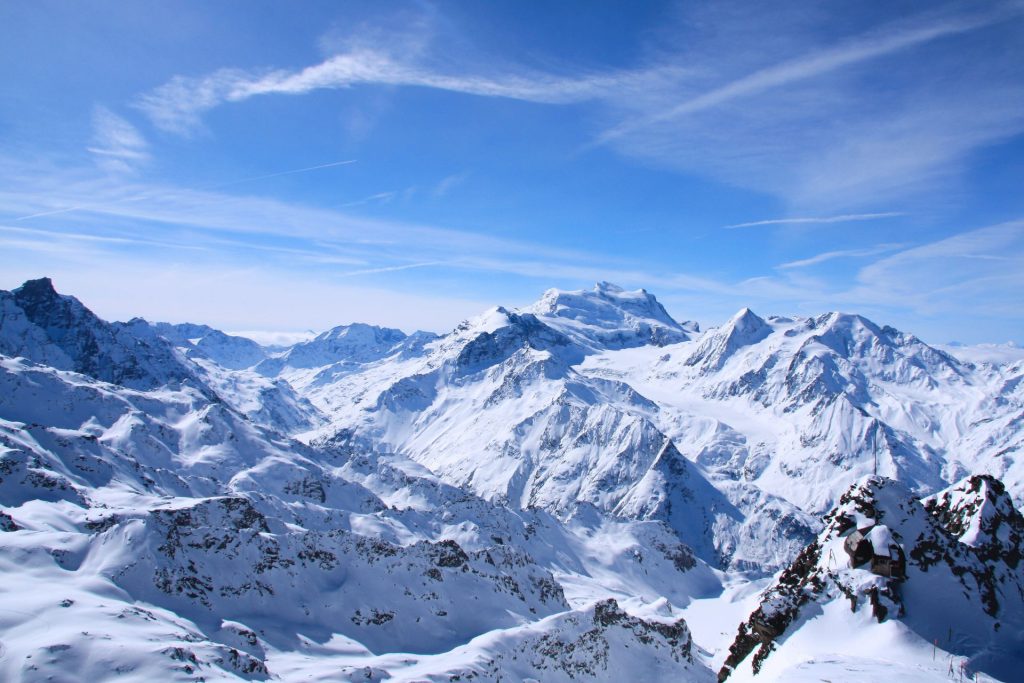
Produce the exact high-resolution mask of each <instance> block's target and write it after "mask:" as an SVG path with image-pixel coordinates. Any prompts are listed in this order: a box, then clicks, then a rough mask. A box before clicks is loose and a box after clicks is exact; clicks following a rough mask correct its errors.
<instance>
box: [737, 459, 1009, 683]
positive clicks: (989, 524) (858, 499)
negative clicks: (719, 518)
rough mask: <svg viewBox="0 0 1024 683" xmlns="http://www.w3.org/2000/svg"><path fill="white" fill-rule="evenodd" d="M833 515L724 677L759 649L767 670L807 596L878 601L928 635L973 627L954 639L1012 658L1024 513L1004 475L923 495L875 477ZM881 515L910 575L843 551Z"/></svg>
mask: <svg viewBox="0 0 1024 683" xmlns="http://www.w3.org/2000/svg"><path fill="white" fill-rule="evenodd" d="M858 519H859V520H860V521H859V522H858V521H857V520H858ZM865 520H866V521H865ZM824 521H825V524H826V528H825V530H824V531H823V532H822V533H821V534H820V535H819V537H818V538H817V539H816V540H815V541H814V542H812V543H811V544H809V545H808V546H807V547H806V548H805V549H804V550H803V551H802V552H801V553H800V555H799V556H798V557H797V559H796V560H795V561H794V562H793V563H792V564H791V565H790V566H789V567H788V568H787V569H786V570H785V571H783V573H782V575H781V576H780V577H779V579H778V580H777V582H776V583H775V584H774V585H773V586H772V587H771V588H769V589H768V590H767V591H766V592H765V593H764V595H763V597H762V600H761V604H760V605H759V606H758V608H757V609H756V610H755V611H754V612H753V613H752V614H751V615H750V617H749V618H748V619H747V620H746V621H745V622H744V623H742V624H740V627H739V630H738V633H737V635H736V638H735V640H734V641H733V644H732V646H731V647H730V648H729V657H728V659H727V660H726V662H725V665H724V666H723V667H722V669H721V670H720V671H719V674H718V678H719V681H724V680H726V679H727V678H728V677H729V676H730V674H731V673H732V672H733V671H734V670H735V669H736V667H737V666H739V665H740V664H741V663H742V662H743V661H744V660H746V659H747V657H749V656H750V655H751V653H754V654H753V659H752V660H751V669H752V671H753V672H754V673H755V674H756V673H758V672H759V671H760V670H761V667H762V665H763V664H764V661H765V659H766V658H767V657H768V656H769V655H770V654H771V653H772V652H773V651H774V650H775V649H776V648H777V647H778V644H779V641H780V638H782V637H783V636H784V635H786V634H787V633H788V632H789V631H790V630H791V629H792V627H793V624H794V623H795V622H797V620H798V618H799V617H800V615H801V611H802V609H803V607H804V606H805V605H807V604H808V603H810V602H812V601H813V602H818V603H821V604H824V603H827V602H830V601H832V600H835V599H847V600H849V602H850V607H851V609H852V610H854V611H856V610H857V609H858V608H859V607H860V606H861V605H866V606H868V607H869V608H870V609H871V613H872V615H873V616H874V617H875V619H876V620H877V621H879V622H881V621H884V620H886V619H901V620H903V621H904V623H905V624H906V625H907V626H908V627H909V628H911V629H912V630H913V631H915V632H917V633H918V634H919V635H921V636H922V637H923V638H924V639H925V640H926V641H927V642H931V641H933V640H938V638H939V637H941V638H942V639H943V642H947V641H948V638H947V636H946V632H947V631H949V632H950V633H952V631H953V630H954V629H956V630H958V631H959V630H961V629H965V628H970V629H972V631H971V634H970V637H969V638H967V639H965V640H968V641H969V644H967V645H957V644H953V643H950V644H949V645H948V647H950V648H956V647H960V648H961V649H964V652H962V653H960V654H964V655H967V656H970V657H975V658H977V659H978V660H979V661H981V662H983V663H984V666H986V667H989V668H990V669H991V670H992V671H993V672H995V671H999V670H1000V668H1001V667H1003V666H1004V665H1005V663H1004V662H1003V661H1002V660H1000V658H999V656H998V655H997V654H993V653H998V652H1000V651H1006V648H1007V647H1008V645H1007V643H1006V642H1004V641H1005V636H1004V635H1003V634H1002V633H1001V629H1002V627H1003V625H1004V624H1005V623H1006V622H1010V623H1014V624H1020V623H1021V621H1022V620H1024V576H1022V572H1021V571H1020V570H1019V563H1020V538H1021V531H1022V530H1024V520H1022V517H1021V515H1020V513H1019V512H1018V511H1017V510H1016V509H1015V508H1014V506H1013V503H1012V501H1011V500H1010V499H1009V497H1008V496H1007V495H1006V492H1005V489H1004V487H1003V485H1002V484H1001V483H1000V482H999V481H998V480H996V479H994V478H993V477H990V476H984V475H982V476H973V477H970V478H968V479H966V480H964V481H963V482H960V483H959V484H957V485H955V486H953V487H951V488H950V489H948V490H946V491H944V492H941V493H939V494H936V495H935V496H933V497H931V498H928V499H925V500H923V501H922V500H918V499H916V498H915V497H914V496H913V495H911V494H910V492H909V491H908V490H907V489H906V488H904V487H903V486H902V485H901V484H899V483H898V482H895V481H893V480H889V479H884V478H881V477H870V478H867V479H866V480H865V481H864V482H862V483H861V484H858V485H855V486H853V487H851V488H850V489H849V490H848V491H847V492H846V493H845V494H843V496H842V497H841V498H840V500H839V504H838V505H837V507H836V508H835V509H834V510H832V511H831V512H830V513H829V514H827V515H826V516H825V518H824ZM876 525H878V526H879V528H881V527H882V525H885V528H886V529H887V530H888V532H889V533H891V539H892V541H893V542H894V543H896V544H899V545H901V546H902V547H903V548H905V549H906V551H907V552H906V561H905V562H906V575H905V577H903V576H897V575H894V574H893V573H892V572H889V573H885V572H882V575H881V576H879V575H878V574H879V572H877V571H873V570H874V563H873V562H872V563H870V564H869V563H868V562H864V563H862V564H856V563H852V566H850V565H848V564H847V563H846V562H845V561H844V562H842V563H840V562H837V561H836V558H837V556H838V557H841V558H842V559H843V560H846V555H845V553H843V552H842V549H843V546H844V543H845V542H846V541H847V540H848V539H849V538H850V535H851V534H860V533H861V532H859V531H857V530H856V529H857V527H858V526H860V527H861V529H862V530H864V531H866V532H867V533H868V534H870V529H871V528H872V527H874V526H876ZM864 540H866V538H865V539H864ZM855 545H856V544H855ZM936 596H942V600H939V601H936ZM1012 637H1013V636H1010V638H1011V640H1012ZM1009 647H1012V646H1009ZM755 650H756V652H755ZM983 670H984V669H983Z"/></svg>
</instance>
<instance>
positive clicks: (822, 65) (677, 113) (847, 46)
mask: <svg viewBox="0 0 1024 683" xmlns="http://www.w3.org/2000/svg"><path fill="white" fill-rule="evenodd" d="M1006 15H1007V12H1006V11H1002V10H1000V11H994V12H986V13H982V14H976V15H964V16H958V17H953V18H948V19H940V20H936V21H932V22H928V23H925V24H923V25H914V24H907V23H906V22H899V23H897V24H895V25H892V26H887V27H884V28H883V29H881V30H877V31H872V32H869V33H867V34H865V35H861V36H857V37H855V38H853V39H850V40H848V41H846V42H844V43H841V44H839V45H837V46H835V47H830V48H826V49H823V50H818V51H816V52H810V53H807V54H804V55H802V56H800V57H798V58H796V59H791V60H787V61H784V62H782V63H780V64H775V65H772V66H769V67H767V68H764V69H760V70H758V71H755V72H754V73H752V74H749V75H747V76H743V77H741V78H738V79H736V80H734V81H732V82H730V83H726V84H725V85H721V86H718V87H716V88H713V89H712V90H710V91H708V92H705V93H702V94H700V95H697V96H695V97H692V98H689V99H687V100H684V101H683V102H680V103H678V104H676V105H674V106H672V107H669V108H668V109H665V110H662V111H657V112H653V113H650V114H647V115H646V116H642V117H639V118H636V119H633V120H630V121H626V122H623V123H620V124H619V125H617V126H615V127H614V128H611V129H609V130H607V131H605V132H604V133H603V134H602V135H601V136H600V137H599V140H600V141H602V142H607V141H609V140H612V139H615V138H618V137H622V136H623V135H626V134H627V133H629V132H630V131H633V130H636V129H638V128H642V127H645V126H650V125H654V124H657V123H661V122H663V121H667V120H670V119H675V118H679V117H682V116H687V115H689V114H694V113H697V112H701V111H704V110H706V109H713V108H715V107H718V106H721V105H723V104H726V103H728V102H731V101H732V100H735V99H739V98H744V97H750V96H751V95H756V94H759V93H763V92H765V91H768V90H772V89H774V88H779V87H781V86H785V85H789V84H792V83H795V82H799V81H803V80H806V79H809V78H813V77H815V76H820V75H822V74H826V73H828V72H830V71H835V70H836V69H841V68H843V67H846V66H850V65H854V64H858V63H860V62H864V61H867V60H871V59H877V58H879V57H883V56H885V55H888V54H891V53H893V52H897V51H900V50H905V49H907V48H910V47H914V46H916V45H920V44H922V43H927V42H929V41H932V40H935V39H937V38H942V37H944V36H949V35H955V34H957V33H965V32H967V31H972V30H974V29H977V28H981V27H983V26H987V25H989V24H992V23H994V22H996V21H999V20H1001V19H1004V18H1005V17H1006Z"/></svg>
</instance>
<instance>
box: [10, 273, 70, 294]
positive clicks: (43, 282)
mask: <svg viewBox="0 0 1024 683" xmlns="http://www.w3.org/2000/svg"><path fill="white" fill-rule="evenodd" d="M14 293H15V294H21V295H23V296H28V297H55V296H59V294H57V290H56V289H54V287H53V280H51V279H50V278H48V277H41V278H37V279H35V280H26V281H25V282H24V283H23V284H22V285H21V287H18V288H17V289H15V290H14Z"/></svg>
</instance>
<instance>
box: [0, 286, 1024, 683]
mask: <svg viewBox="0 0 1024 683" xmlns="http://www.w3.org/2000/svg"><path fill="white" fill-rule="evenodd" d="M958 356H959V357H958ZM1022 377H1024V363H1022V362H1021V361H1020V358H1019V357H1017V356H1014V355H1012V354H1010V355H1007V354H1000V355H997V356H992V354H988V355H985V357H984V358H982V357H980V356H978V355H977V354H974V353H973V352H971V351H970V350H968V351H964V352H958V349H956V348H951V349H949V350H939V349H936V348H933V347H930V346H928V345H926V344H924V343H923V342H921V341H920V340H918V339H916V338H914V337H913V336H911V335H907V334H904V333H901V332H898V331H896V330H893V329H892V328H888V327H883V326H879V325H876V324H875V323H873V322H871V321H869V320H866V319H865V318H863V317H860V316H856V315H848V314H840V313H831V314H826V315H822V316H819V317H816V318H808V319H798V318H782V317H766V318H761V317H759V316H757V315H756V314H755V313H753V312H752V311H750V310H747V309H744V310H742V311H740V312H739V313H738V314H737V315H736V316H734V317H733V318H732V319H730V320H729V321H727V322H726V323H725V324H724V325H722V326H721V327H718V328H712V329H709V330H707V331H706V332H701V331H700V328H699V327H698V326H697V325H696V324H695V323H678V322H676V321H675V320H673V319H672V317H671V316H670V315H669V314H668V313H667V311H666V310H665V309H664V307H663V306H662V305H661V304H660V303H659V302H658V301H657V299H656V298H655V297H654V296H652V295H651V294H649V293H647V292H645V291H643V290H640V291H636V292H628V291H624V290H622V289H621V288H618V287H616V286H614V285H610V284H608V283H600V284H598V285H597V286H595V287H594V288H593V289H592V290H582V291H575V292H563V291H558V290H550V291H548V292H546V293H545V294H544V295H543V297H542V298H541V299H540V300H539V301H538V302H537V303H535V304H533V305H531V306H528V307H525V308H523V309H520V310H513V309H507V308H503V307H500V306H499V307H495V308H493V309H490V310H488V311H486V312H484V313H483V314H481V315H480V316H478V317H476V318H473V319H471V320H467V321H466V322H464V323H462V324H461V325H459V326H458V327H457V328H456V329H454V330H452V331H451V332H449V333H448V334H444V335H441V336H437V335H434V334H431V333H424V332H417V333H414V334H412V335H406V334H404V333H403V332H401V331H398V330H392V329H387V328H379V327H374V326H370V325H363V324H353V325H345V326H341V327H337V328H334V329H332V330H329V331H327V332H324V333H323V334H321V335H319V336H318V337H316V338H314V339H312V340H309V341H306V342H302V343H300V344H296V345H294V346H291V347H288V348H285V349H270V348H266V347H261V346H260V345H258V344H256V343H255V342H253V341H251V340H248V339H245V338H242V337H234V336H231V335H226V334H224V333H222V332H219V331H217V330H214V329H212V328H209V327H207V326H205V325H199V324H174V325H172V324H167V323H150V322H147V321H144V320H142V319H134V320H132V321H129V322H127V323H108V322H105V321H102V320H100V319H99V318H98V317H96V316H95V315H93V314H92V313H91V312H90V311H89V310H88V309H87V308H86V307H85V306H84V305H83V304H81V303H80V302H79V301H78V300H76V299H74V298H73V297H69V296H65V295H61V294H58V293H57V292H56V291H55V290H54V288H53V285H52V283H51V282H50V281H49V280H48V279H45V278H44V279H41V280H34V281H30V282H27V283H26V284H25V285H24V286H22V287H21V288H18V289H16V290H14V291H12V292H0V566H2V567H3V571H4V573H5V576H8V577H10V580H9V581H8V582H7V583H8V585H9V586H22V585H24V586H32V587H33V590H32V591H22V590H13V589H8V590H7V591H0V678H3V679H4V680H8V679H10V680H45V679H47V678H48V677H49V676H56V677H58V678H62V680H83V681H84V680H106V679H107V678H111V679H113V678H114V677H118V679H119V680H139V681H143V680H145V681H148V680H179V679H180V680H192V679H194V678H196V677H201V678H204V679H205V680H239V679H245V680H252V679H268V678H269V679H281V680H298V679H302V680H306V679H309V680H332V681H333V680H385V679H387V680H409V681H413V680H415V681H423V680H437V681H440V680H460V679H464V680H471V679H476V680H524V681H525V680H531V679H533V680H544V681H548V680H553V681H559V680H565V681H568V680H580V679H586V680H608V681H613V680H621V678H622V675H623V672H629V674H630V675H632V676H640V677H643V678H646V679H650V680H666V679H679V680H694V681H704V680H707V681H710V680H713V679H714V678H715V674H714V673H713V671H719V670H720V671H721V672H722V673H720V674H719V675H720V677H721V676H723V675H725V674H728V675H729V676H730V677H731V679H740V678H743V677H750V676H753V675H755V667H754V665H753V662H754V661H755V660H756V662H757V667H756V668H757V670H758V671H759V672H760V673H758V674H757V676H758V678H757V680H761V679H765V678H766V679H773V678H774V679H775V680H799V679H800V676H811V677H812V678H811V680H818V679H819V678H821V677H822V676H824V677H825V678H830V677H831V679H832V680H841V679H842V680H846V679H850V678H857V676H858V675H859V676H860V677H861V678H866V679H872V678H877V677H878V675H877V672H878V671H881V670H883V669H884V668H885V667H886V666H889V667H892V666H896V667H897V668H898V669H899V667H901V666H902V667H903V668H901V669H899V673H900V674H901V675H905V676H906V677H909V679H911V680H937V679H938V678H939V677H941V676H940V674H942V675H944V674H946V673H947V672H946V669H945V667H947V665H952V663H954V662H955V663H956V665H957V666H959V663H960V662H961V661H966V662H967V664H966V666H968V667H969V668H970V670H971V671H980V672H984V673H985V674H987V675H992V676H997V677H1000V678H1002V679H1004V680H1011V679H1012V677H1013V671H1014V669H1013V668H1012V667H1014V666H1016V665H1017V663H1016V660H1015V659H1014V658H1013V656H1012V652H1014V651H1016V650H1014V648H1019V645H1020V644H1021V643H1020V642H1019V641H1020V637H1019V633H1021V632H1022V629H1021V626H1022V625H1024V592H1022V591H1024V588H1022V585H1024V582H1022V580H1021V574H1020V571H1021V567H1020V559H1021V558H1020V547H1019V546H1020V541H1021V537H1022V536H1024V522H1022V520H1021V516H1020V514H1019V513H1018V512H1017V506H1019V504H1020V502H1021V498H1022V494H1024V476H1022V475H1024V472H1022V471H1021V469H1020V468H1021V465H1019V464H1018V462H1017V460H1018V458H1017V454H1018V453H1019V451H1020V449H1021V447H1022V441H1024V436H1022V434H1024V429H1022V428H1021V425H1022V424H1024V423H1022V416H1024V384H1022V381H1021V378H1022ZM875 473H877V474H878V475H881V476H878V477H875V476H874V474H875ZM885 477H888V478H885ZM1000 479H1002V482H1001V481H1000ZM1004 483H1005V485H1004ZM851 487H852V488H851ZM822 513H827V514H826V515H825V517H824V521H822V520H821V519H820V518H819V515H821V514H822ZM851 521H852V525H851ZM861 532H863V534H862V535H863V536H864V537H865V538H867V539H868V540H869V541H871V542H872V543H874V544H876V545H877V546H878V547H888V546H890V545H893V544H895V545H896V546H899V548H900V549H902V551H903V552H904V553H905V556H906V557H905V561H906V570H905V573H906V578H905V579H904V580H895V579H891V578H887V577H886V578H883V577H880V576H878V575H877V574H875V573H872V571H870V570H869V569H865V568H864V566H874V565H873V564H872V563H873V562H874V560H872V561H871V562H870V563H869V565H864V566H862V565H857V566H855V567H853V568H850V567H849V566H847V565H844V564H843V561H844V558H846V556H845V555H840V553H841V552H845V551H844V550H843V548H844V547H845V543H846V541H847V539H849V538H850V537H851V534H854V533H861ZM858 539H860V537H859V536H858V537H857V538H856V539H855V540H858ZM861 545H863V544H861ZM858 547H860V546H858ZM864 547H867V546H864ZM893 552H896V551H893ZM847 564H848V562H847ZM776 570H781V573H779V574H778V575H777V576H775V577H774V578H772V573H773V572H775V571H776ZM762 589H764V592H763V593H762V592H761V591H762ZM935 591H943V592H944V593H950V594H956V596H957V597H955V599H951V600H949V601H947V604H945V605H943V606H941V607H936V608H932V607H929V606H928V601H927V599H926V596H927V595H928V594H929V592H931V593H934V592H935ZM851 596H852V597H851ZM959 596H962V597H959ZM851 603H852V604H853V606H854V609H853V611H852V612H851V611H849V606H850V604H851ZM741 622H742V626H740V628H739V633H738V636H737V637H736V639H735V642H732V641H725V640H723V637H728V636H724V635H723V634H729V633H734V632H736V630H737V625H738V624H740V623H741ZM958 624H959V626H958ZM950 627H953V628H954V629H958V628H959V629H962V630H961V631H958V633H961V634H962V637H961V636H958V637H957V638H954V637H952V635H948V634H947V635H948V637H947V638H946V641H942V638H941V636H942V635H943V633H940V631H943V629H947V630H948V629H949V628H950ZM840 633H845V634H847V635H846V638H847V641H844V642H840V641H838V640H837V639H836V637H834V636H835V634H840ZM950 633H951V632H950ZM826 636H828V637H826ZM887 638H896V639H897V643H898V645H894V646H893V651H892V653H886V652H881V653H879V652H874V651H871V652H872V654H865V651H866V650H868V649H869V648H872V647H875V648H877V647H880V646H879V645H878V644H879V643H881V642H883V641H884V640H885V639H887ZM935 638H939V642H938V643H934V642H933V641H934V640H935ZM814 643H817V645H814ZM932 646H934V647H935V648H936V650H939V649H941V650H942V653H941V656H939V655H935V657H936V659H934V661H932V660H928V658H927V657H925V655H926V654H927V655H928V656H932V653H931V652H926V651H927V650H929V649H930V648H931V647H932ZM730 648H731V649H730ZM1008 652H1010V653H1011V654H1007V653H1008ZM941 657H945V658H946V659H941ZM926 660H927V661H926ZM894 662H896V663H897V664H894ZM900 662H902V663H900ZM723 667H726V668H723ZM858 667H859V668H858ZM915 667H916V668H915ZM894 670H895V669H894ZM856 672H860V673H859V674H857V673H856ZM915 676H916V678H914V677H915Z"/></svg>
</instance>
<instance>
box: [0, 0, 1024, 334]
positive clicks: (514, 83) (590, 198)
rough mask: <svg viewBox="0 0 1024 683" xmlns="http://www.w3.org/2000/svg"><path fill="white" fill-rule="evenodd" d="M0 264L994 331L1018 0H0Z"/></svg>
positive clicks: (183, 281)
mask: <svg viewBox="0 0 1024 683" xmlns="http://www.w3.org/2000/svg"><path fill="white" fill-rule="evenodd" d="M0 69H2V71H0V73H2V78H3V96H2V97H0V287H2V288H11V287H14V286H17V285H18V284H19V283H20V282H21V281H23V280H24V279H27V278H30V277H38V276H41V275H44V274H45V275H50V276H51V277H53V278H54V280H55V282H56V284H57V286H58V288H59V289H60V290H62V291H67V292H70V293H73V294H75V295H77V296H79V298H81V299H83V300H84V301H85V302H86V303H87V304H89V305H91V306H92V307H93V308H94V309H95V310H96V311H97V312H98V313H100V314H101V315H103V316H104V317H108V318H118V319H123V318H126V317H130V316H132V315H143V316H145V317H147V318H151V319H163V320H171V321H184V320H192V321H197V322H207V323H209V324H212V325H215V326H218V327H221V328H224V329H228V330H271V331H295V330H304V329H314V330H319V329H324V328H326V327H328V326H331V325H334V324H340V323H345V322H352V321H356V320H360V321H366V322H375V323H380V324H387V325H393V326H398V327H402V328H404V329H407V330H410V329H413V328H423V329H432V330H436V331H443V330H446V329H448V328H450V327H451V326H452V325H453V324H455V323H457V322H458V321H459V320H460V319H462V318H465V317H468V316H471V315H474V314H475V313H477V312H479V311H480V310H482V309H483V308H486V307H488V306H490V305H493V304H498V303H501V304H505V305H512V306H514V305H521V304H526V303H528V302H530V301H532V300H534V299H536V298H537V297H538V296H539V295H540V294H541V292H543V290H545V289H547V288H549V287H559V288H579V287H587V286H590V285H591V284H592V283H593V282H594V281H597V280H609V281H613V282H616V283H618V284H621V285H623V286H625V287H629V288H635V287H644V288H646V289H648V290H649V291H651V292H654V293H655V294H657V295H658V297H659V298H660V299H661V300H662V301H663V302H664V303H665V304H666V306H667V307H668V308H669V310H670V312H671V313H673V315H675V316H676V317H677V318H680V319H694V320H698V321H699V322H701V323H702V324H704V325H705V326H708V325H714V324H718V323H720V322H722V321H724V320H725V319H726V318H727V317H728V316H729V315H731V314H732V313H733V312H735V311H736V310H737V309H739V308H741V307H744V306H750V307H751V308H753V309H754V310H755V311H757V312H759V313H761V314H762V315H767V314H816V313H821V312H824V311H828V310H844V311H854V312H860V313H863V314H866V315H868V316H869V317H872V318H874V319H876V320H877V321H879V322H882V323H888V324H893V325H896V326H897V327H900V328H902V329H905V330H908V331H911V332H914V333H915V334H918V335H919V336H921V337H923V338H924V339H926V340H928V341H933V342H945V341H950V340H959V341H965V342H1004V341H1008V340H1013V341H1016V342H1019V343H1020V342H1024V303H1022V302H1024V296H1022V295H1021V292H1022V291H1024V4H1022V3H1021V2H999V3H949V4H942V3H919V2H892V1H890V2H863V3H840V2H822V3H794V2H783V3H772V2H762V3H750V2H741V3H730V2H708V3H697V2H684V3H655V2H650V3H626V2H623V3H612V2H608V3H594V2H578V3H571V2H564V3H541V2H536V3H524V2H486V3H480V2H468V1H467V2H444V3H437V4H433V3H429V2H402V3H398V2H395V3H391V2H366V3H335V2H323V3H317V2H303V3H286V2H246V3H233V2H221V3H201V2H194V3H185V2H174V3H171V2H168V3H157V2H134V3H124V2H91V3H67V2H46V1H42V0H37V1H35V2H31V3H15V2H9V3H3V4H0Z"/></svg>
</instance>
